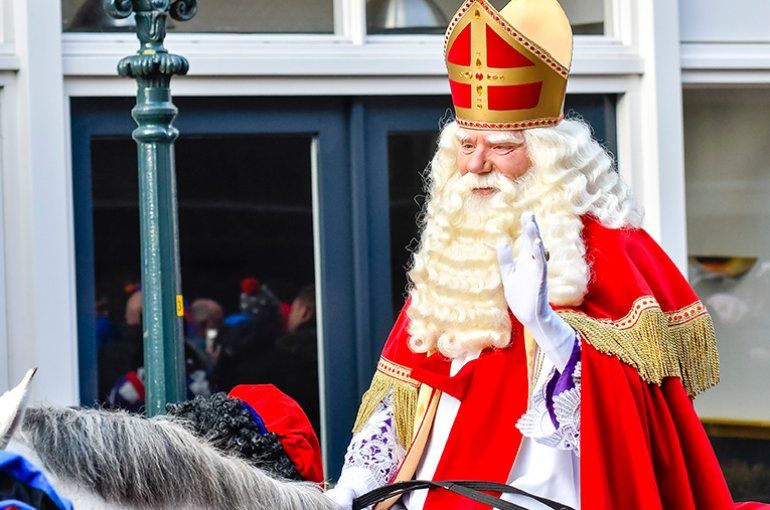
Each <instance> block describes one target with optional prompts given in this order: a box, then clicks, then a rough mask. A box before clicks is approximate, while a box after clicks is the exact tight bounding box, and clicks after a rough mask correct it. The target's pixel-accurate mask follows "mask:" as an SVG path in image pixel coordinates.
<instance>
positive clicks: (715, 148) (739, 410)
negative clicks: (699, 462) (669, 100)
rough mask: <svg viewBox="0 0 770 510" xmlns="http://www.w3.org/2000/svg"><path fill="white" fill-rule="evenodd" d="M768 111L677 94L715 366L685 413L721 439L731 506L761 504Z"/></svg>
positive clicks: (752, 99) (745, 95)
mask: <svg viewBox="0 0 770 510" xmlns="http://www.w3.org/2000/svg"><path fill="white" fill-rule="evenodd" d="M768 109H770V96H768V94H767V91H766V90H749V89H743V90H741V89H734V90H686V91H685V92H684V134H685V146H684V147H685V177H686V198H687V200H686V204H687V242H688V251H689V256H690V259H689V260H690V264H689V276H690V282H691V283H692V284H693V287H694V288H695V290H696V292H697V293H698V295H699V296H700V298H701V300H702V301H703V302H704V303H705V304H706V306H707V308H708V309H709V311H710V312H711V316H712V318H713V320H714V326H715V328H716V332H717V338H718V340H719V354H720V358H721V382H720V383H719V385H718V386H717V387H716V388H714V389H711V390H709V391H707V392H706V393H704V394H703V395H701V396H699V397H698V398H697V399H696V400H695V404H696V407H697V409H698V413H699V414H700V416H702V417H704V418H705V419H706V423H707V425H708V424H709V423H712V426H711V427H710V429H714V430H715V431H716V432H718V433H719V435H720V436H722V437H719V438H715V439H712V441H713V442H714V445H715V447H716V451H717V454H718V455H719V459H720V462H721V463H722V466H723V468H724V471H725V476H726V477H727V481H728V484H729V485H730V488H731V490H732V492H733V496H734V497H735V499H736V500H737V501H743V500H751V499H753V500H756V501H770V492H768V487H770V462H769V461H768V459H769V458H770V457H768V452H770V441H767V438H768V428H767V425H764V427H762V426H761V423H762V422H764V423H765V424H766V423H767V422H770V407H768V406H767V402H768V401H770V385H769V384H768V383H767V374H768V373H769V372H770V341H768V334H767V332H768V330H770V314H768V307H769V305H770V229H768V225H770V202H769V201H768V200H767V197H768V193H770V145H768V143H767V140H768V139H770V121H768V117H767V115H766V112H767V111H768ZM714 423H715V424H716V425H713V424H714ZM720 423H723V424H727V425H728V426H727V427H725V426H724V425H719V424H720ZM736 425H738V426H737V427H736ZM747 426H748V427H747ZM746 429H749V432H751V430H753V432H751V433H748V434H747V431H746ZM758 433H759V434H758ZM724 436H733V437H732V438H731V437H724ZM736 437H741V438H743V439H740V440H739V439H736ZM761 437H763V438H764V440H762V439H761Z"/></svg>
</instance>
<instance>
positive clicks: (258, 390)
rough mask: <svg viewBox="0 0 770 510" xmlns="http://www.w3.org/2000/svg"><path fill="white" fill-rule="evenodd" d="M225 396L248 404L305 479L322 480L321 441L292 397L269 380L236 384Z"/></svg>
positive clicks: (319, 481)
mask: <svg viewBox="0 0 770 510" xmlns="http://www.w3.org/2000/svg"><path fill="white" fill-rule="evenodd" d="M228 396H229V397H232V398H237V399H239V400H242V401H244V402H246V403H247V404H249V405H250V406H251V407H252V408H253V409H254V410H255V411H256V412H257V414H259V416H260V417H261V418H262V421H264V422H265V426H266V427H267V430H268V431H270V432H273V433H274V434H276V435H277V436H278V440H279V441H280V442H281V446H283V449H284V451H285V452H286V454H287V455H288V456H289V458H290V459H291V460H292V462H294V465H295V466H296V468H297V471H298V472H299V474H300V475H301V476H302V478H304V479H305V480H309V481H312V482H318V483H321V482H323V481H324V473H323V463H322V460H321V445H320V444H319V442H318V437H317V436H316V434H315V432H314V431H313V426H312V425H311V424H310V420H308V419H307V416H306V415H305V413H304V412H303V411H302V408H301V407H300V406H299V404H297V402H296V401H294V399H292V398H291V397H289V396H288V395H286V394H285V393H283V392H282V391H281V390H279V389H278V388H276V387H275V386H273V385H272V384H240V385H238V386H236V387H235V388H233V389H232V390H231V391H230V393H229V394H228Z"/></svg>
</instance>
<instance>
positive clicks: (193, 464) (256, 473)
mask: <svg viewBox="0 0 770 510" xmlns="http://www.w3.org/2000/svg"><path fill="white" fill-rule="evenodd" d="M33 375H34V370H30V372H28V373H27V375H26V376H25V378H24V380H23V381H22V382H21V384H19V386H17V387H16V388H14V389H13V390H11V391H9V392H7V393H6V394H5V395H3V396H2V397H0V449H3V448H6V446H7V448H8V450H10V451H14V452H17V453H21V454H23V455H24V456H25V457H27V459H28V460H30V461H31V462H32V463H34V464H36V465H38V466H39V467H43V468H44V469H45V472H46V475H47V476H48V478H49V480H50V481H51V483H52V484H53V485H54V487H55V488H56V489H57V491H58V492H59V494H61V495H62V496H64V497H66V498H69V499H70V500H71V501H72V502H73V504H74V505H75V508H76V510H83V509H94V510H95V509H100V510H110V509H123V510H125V509H136V510H139V509H201V510H202V509H206V510H232V509H244V510H246V509H249V510H335V508H336V506H335V505H334V504H333V503H332V502H331V501H329V500H328V499H327V498H326V497H325V496H323V494H322V493H321V490H320V489H319V487H318V486H317V485H315V484H312V483H306V482H289V481H285V480H278V479H275V478H273V477H271V476H269V475H268V474H266V473H265V472H264V471H262V470H260V469H258V468H255V467H252V466H250V465H249V464H247V463H246V462H245V461H243V460H241V459H239V458H237V457H234V456H230V455H227V454H226V453H224V452H222V451H220V450H218V449H217V448H215V447H214V446H212V445H211V444H209V443H207V442H206V441H205V440H202V439H200V438H199V437H197V436H195V435H193V434H192V433H190V432H189V431H188V429H187V428H185V427H184V426H183V425H182V424H181V423H180V422H179V421H178V420H176V419H174V418H170V417H157V418H151V419H146V418H143V417H141V416H137V415H132V414H128V413H124V412H114V411H103V410H95V409H70V408H62V407H42V408H31V409H27V410H26V411H25V398H26V393H27V388H28V387H29V384H30V382H31V380H32V376H33Z"/></svg>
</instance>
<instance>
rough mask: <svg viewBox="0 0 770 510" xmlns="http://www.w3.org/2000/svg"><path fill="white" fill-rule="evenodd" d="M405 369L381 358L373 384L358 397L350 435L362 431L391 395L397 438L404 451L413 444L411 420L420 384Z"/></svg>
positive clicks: (408, 370)
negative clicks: (379, 406) (384, 400)
mask: <svg viewBox="0 0 770 510" xmlns="http://www.w3.org/2000/svg"><path fill="white" fill-rule="evenodd" d="M410 373H411V370H410V369H409V368H408V367H405V366H403V365H399V364H397V363H393V362H392V361H390V360H387V359H385V358H380V361H379V362H378V363H377V371H376V372H375V373H374V378H373V379H372V384H371V386H369V389H368V390H367V391H366V393H364V396H363V397H362V398H361V407H359V408H358V416H356V422H355V424H354V425H353V433H354V434H355V433H356V432H359V431H361V430H362V429H363V428H364V426H365V425H366V422H367V421H368V420H369V418H370V417H371V416H372V414H374V411H375V410H376V409H377V406H378V405H379V404H380V402H382V400H383V399H384V398H385V397H386V396H387V395H388V394H389V393H390V394H391V398H392V399H393V413H394V416H393V420H394V422H395V423H394V425H395V428H396V439H397V440H398V442H399V443H400V444H401V446H403V447H404V448H407V447H408V446H409V444H410V443H411V442H412V434H413V432H414V420H415V416H416V415H417V396H418V388H419V387H420V383H419V381H417V380H415V379H412V378H411V377H410V375H409V374H410Z"/></svg>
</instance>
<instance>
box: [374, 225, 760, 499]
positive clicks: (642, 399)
mask: <svg viewBox="0 0 770 510" xmlns="http://www.w3.org/2000/svg"><path fill="white" fill-rule="evenodd" d="M584 225H585V229H584V232H583V234H584V238H585V241H586V249H587V260H588V261H589V262H590V264H591V269H592V279H591V282H590V285H589V291H588V294H587V295H586V298H585V300H584V303H583V304H582V305H581V306H580V307H578V308H577V310H579V311H582V312H585V313H586V314H588V315H589V316H591V317H594V318H612V319H618V318H621V317H623V316H625V315H626V314H627V313H628V312H629V310H630V309H631V306H632V305H633V303H634V301H635V300H636V299H637V298H638V297H641V296H654V297H655V298H656V300H657V301H658V303H659V304H660V305H661V307H662V309H663V310H664V311H674V310H679V309H681V308H683V307H686V306H689V305H691V304H693V303H694V302H696V301H697V297H696V296H695V294H694V292H693V291H692V289H691V288H690V287H689V285H688V284H687V281H686V280H685V279H684V277H683V276H682V275H681V273H680V272H679V270H678V269H677V268H676V266H675V265H674V264H673V263H672V262H671V261H670V259H669V258H668V257H667V256H666V255H665V253H664V252H663V250H662V249H661V248H660V247H659V246H658V245H657V244H656V243H655V242H654V241H653V240H652V239H651V238H650V237H649V235H647V233H645V232H644V231H643V230H641V229H621V230H611V229H608V228H605V227H603V226H602V225H600V224H599V222H598V221H596V220H595V219H593V218H590V217H586V218H584ZM408 305H409V303H408V302H407V305H406V307H408ZM406 307H405V309H406ZM407 326H408V319H407V316H406V313H405V312H404V311H402V313H401V315H400V316H399V319H398V321H397V322H396V325H395V327H394V329H393V332H392V333H391V336H390V337H389V339H388V342H387V344H386V346H385V349H384V350H383V357H385V358H386V359H388V360H390V361H392V362H395V363H398V364H400V365H403V366H406V367H411V368H413V370H412V373H411V375H412V377H413V378H415V379H418V380H423V381H425V382H426V383H428V382H429V381H430V382H432V383H433V384H437V385H442V384H443V385H448V386H447V387H448V388H449V387H451V388H452V392H457V391H458V389H457V388H461V389H462V391H461V392H460V394H461V396H462V397H463V398H462V402H461V405H460V409H459V412H458V414H457V418H456V420H455V422H454V425H453V428H452V431H451V433H450V436H449V439H448V441H447V444H446V446H445V449H444V453H443V455H442V457H441V460H440V462H439V465H438V468H437V471H436V474H435V479H436V480H447V479H450V480H451V479H475V480H489V481H497V482H505V481H507V477H508V475H509V473H510V469H511V467H512V465H513V461H514V459H515V456H516V454H517V451H518V447H519V444H520V440H521V437H520V435H519V433H518V430H517V429H516V428H515V427H514V424H515V423H516V421H517V420H518V418H519V417H520V416H521V414H522V413H523V412H524V410H525V408H526V399H527V378H526V356H525V354H524V346H523V345H524V342H523V338H522V336H523V335H522V331H521V326H520V325H518V323H516V322H515V321H514V329H513V336H514V339H513V342H512V346H511V347H508V348H506V349H501V350H492V349H488V350H486V351H484V352H483V353H482V355H481V356H480V357H479V359H478V360H476V361H475V362H471V363H472V364H473V365H474V367H473V369H472V372H471V375H470V376H467V374H466V376H465V377H461V378H459V379H458V380H455V381H447V380H446V379H447V378H446V375H447V374H448V365H449V361H448V360H443V365H442V364H441V363H438V362H437V361H435V360H436V359H440V358H436V357H435V356H434V359H433V360H431V361H427V360H426V358H425V357H424V355H422V356H420V355H417V354H414V353H412V352H411V351H410V350H409V348H408V344H407V340H408V333H407ZM582 347H583V352H582V359H583V369H582V378H583V386H582V411H581V424H582V425H581V426H582V431H581V495H582V498H581V507H582V508H583V509H585V510H617V509H620V508H629V509H631V508H639V509H642V508H643V509H645V510H728V509H732V508H736V509H739V510H756V509H761V508H770V506H768V505H760V504H743V505H735V504H734V503H733V502H732V498H731V495H730V492H729V490H728V488H727V485H726V483H725V480H724V477H723V475H722V472H721V470H720V467H719V464H718V462H717V459H716V456H715V455H714V452H713V449H712V447H711V445H710V443H709V441H708V438H707V437H706V434H705V431H704V430H703V427H702V425H701V424H700V421H699V420H698V417H697V415H696V414H695V410H694V407H693V405H692V402H691V400H690V398H689V397H688V396H687V394H686V392H685V390H684V387H683V386H682V383H681V381H680V380H679V379H676V378H669V379H666V380H665V381H664V382H663V384H662V385H660V386H658V385H655V384H649V383H647V382H645V381H643V380H642V379H641V378H640V377H639V375H638V373H637V372H636V370H635V369H634V368H632V367H630V366H628V365H626V364H624V363H622V362H621V361H620V360H618V359H617V358H616V357H613V356H609V355H606V354H603V353H601V352H599V351H597V350H596V349H595V348H593V347H592V346H591V345H589V344H587V343H585V342H584V343H583V346H582ZM429 359H430V358H429ZM418 366H419V368H418ZM442 367H443V368H442ZM426 371H428V372H431V371H432V372H434V375H432V376H426ZM469 371H470V369H469ZM458 375H460V374H458ZM442 377H443V379H442ZM449 379H452V378H449ZM466 379H467V381H466ZM463 381H464V382H463ZM488 508H489V507H488V506H485V505H480V504H477V503H473V502H471V501H469V500H467V499H465V498H461V497H459V496H455V495H453V494H451V493H448V492H446V491H431V493H430V494H429V495H428V498H427V501H426V505H425V510H451V509H457V510H482V509H484V510H486V509H488Z"/></svg>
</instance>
